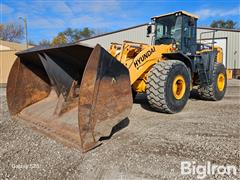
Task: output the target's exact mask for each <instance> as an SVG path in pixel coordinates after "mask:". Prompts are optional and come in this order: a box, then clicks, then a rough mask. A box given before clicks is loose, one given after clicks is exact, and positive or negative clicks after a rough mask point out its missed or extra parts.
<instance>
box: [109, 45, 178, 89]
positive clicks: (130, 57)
mask: <svg viewBox="0 0 240 180" xmlns="http://www.w3.org/2000/svg"><path fill="white" fill-rule="evenodd" d="M173 51H174V48H173V47H172V45H163V44H162V45H148V44H144V43H138V42H132V41H124V42H123V44H118V43H112V44H111V46H110V49H109V53H110V54H111V55H112V56H114V57H115V58H116V59H117V60H119V61H120V62H121V63H122V64H124V65H125V66H126V67H127V68H128V70H129V73H130V82H131V85H132V88H133V89H134V90H135V91H136V92H138V93H143V92H145V91H146V82H147V81H146V80H147V73H148V71H149V70H150V69H151V67H152V66H153V65H154V64H156V63H157V62H159V61H163V60H164V58H163V57H162V54H163V53H168V52H173Z"/></svg>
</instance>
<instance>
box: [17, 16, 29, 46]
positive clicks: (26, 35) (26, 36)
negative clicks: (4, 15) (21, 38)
mask: <svg viewBox="0 0 240 180" xmlns="http://www.w3.org/2000/svg"><path fill="white" fill-rule="evenodd" d="M19 19H21V20H23V22H24V29H25V38H26V47H27V48H28V33H27V18H26V17H24V18H23V17H19Z"/></svg>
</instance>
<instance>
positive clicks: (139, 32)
mask: <svg viewBox="0 0 240 180" xmlns="http://www.w3.org/2000/svg"><path fill="white" fill-rule="evenodd" d="M147 25H148V24H147V23H146V24H141V25H138V26H133V27H129V28H126V29H122V30H118V31H114V32H110V33H106V34H102V35H98V36H95V37H91V38H88V39H84V40H82V41H81V42H83V43H86V44H89V45H92V46H94V45H96V43H98V44H100V45H102V46H103V47H104V48H105V49H108V48H109V46H110V43H111V42H117V43H122V42H123V41H124V40H129V41H135V42H142V43H147V44H151V42H152V37H146V29H147ZM210 31H215V43H216V44H217V45H219V46H221V47H222V49H223V54H224V59H223V63H224V65H225V66H226V67H227V68H228V69H240V37H239V36H240V30H232V29H221V28H209V27H198V29H197V39H200V35H201V34H202V35H201V39H202V40H204V41H205V42H208V41H211V40H212V36H213V33H203V32H210Z"/></svg>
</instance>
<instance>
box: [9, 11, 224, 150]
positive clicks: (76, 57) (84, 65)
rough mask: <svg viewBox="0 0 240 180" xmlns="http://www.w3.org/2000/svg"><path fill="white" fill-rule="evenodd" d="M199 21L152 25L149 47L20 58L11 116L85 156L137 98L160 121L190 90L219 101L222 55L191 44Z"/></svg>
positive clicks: (71, 49)
mask: <svg viewBox="0 0 240 180" xmlns="http://www.w3.org/2000/svg"><path fill="white" fill-rule="evenodd" d="M197 19H198V17H197V16H195V15H192V14H190V13H187V12H185V11H178V12H174V13H169V14H165V15H161V16H156V17H153V18H152V24H151V25H149V26H148V28H147V35H149V34H154V35H153V36H152V44H144V43H139V42H131V41H124V42H123V44H118V43H112V44H111V46H110V48H109V50H108V51H107V50H105V49H104V48H103V47H101V46H100V45H99V44H97V45H96V46H95V47H90V46H88V45H86V44H82V43H76V44H68V45H64V46H58V47H51V48H42V47H35V48H31V49H27V50H25V51H22V52H19V53H17V54H16V55H17V56H18V58H17V59H16V61H15V63H14V64H13V66H12V69H11V72H10V74H9V78H8V83H7V102H8V107H9V112H10V113H11V115H12V116H13V117H14V119H15V120H18V121H21V122H24V123H25V124H26V125H28V126H29V127H31V128H33V129H35V130H38V131H40V132H42V133H44V134H45V135H48V136H49V137H52V138H54V139H56V140H59V141H61V142H62V143H64V144H66V145H69V146H71V147H72V146H73V147H76V148H79V149H81V150H82V151H83V152H86V151H88V150H90V149H92V148H94V147H97V146H98V145H100V144H101V141H99V140H100V139H101V137H108V136H109V135H110V134H111V130H112V128H113V127H114V126H115V125H116V124H117V123H119V122H120V121H121V120H123V119H125V118H127V117H128V115H129V113H130V111H131V107H132V104H133V98H134V96H135V95H136V94H137V93H146V96H147V100H148V102H149V105H150V106H151V107H152V108H153V109H154V110H155V111H159V112H164V113H177V112H180V111H181V110H182V109H183V108H184V106H185V105H186V103H187V101H188V98H189V95H190V91H191V90H192V88H193V87H197V89H198V93H199V96H200V97H201V98H202V99H206V100H213V101H216V100H221V99H222V98H223V96H224V94H225V91H226V84H227V81H226V69H225V67H224V65H223V64H222V50H221V48H220V47H217V46H215V45H214V42H213V43H212V44H211V45H209V44H203V43H198V42H197V36H196V30H197V28H196V27H197ZM152 27H154V31H153V32H152V29H153V28H152ZM213 40H214V39H213Z"/></svg>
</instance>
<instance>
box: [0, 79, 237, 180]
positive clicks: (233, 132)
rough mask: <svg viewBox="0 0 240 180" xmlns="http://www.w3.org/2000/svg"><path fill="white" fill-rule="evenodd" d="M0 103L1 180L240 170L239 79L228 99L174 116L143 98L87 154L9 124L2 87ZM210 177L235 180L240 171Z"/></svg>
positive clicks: (194, 104)
mask: <svg viewBox="0 0 240 180" xmlns="http://www.w3.org/2000/svg"><path fill="white" fill-rule="evenodd" d="M0 102H1V106H0V108H1V109H0V111H1V113H0V179H6V178H7V179H46V178H50V179H67V178H68V179H184V178H185V179H187V178H189V177H192V178H194V179H195V178H196V177H197V175H196V174H195V175H194V174H192V175H181V162H183V161H189V162H190V163H192V164H194V162H195V164H196V165H205V164H206V163H207V162H210V163H212V164H217V165H227V164H229V165H232V166H236V167H239V166H240V118H239V117H240V81H237V80H235V81H230V82H229V87H228V90H227V94H226V96H225V98H224V100H222V101H219V102H209V101H202V100H198V99H196V98H191V99H190V100H189V101H188V104H187V106H186V107H185V109H184V110H183V111H182V112H181V113H178V114H174V115H168V114H161V113H156V112H152V111H151V110H150V109H149V106H148V104H147V102H146V99H145V97H144V96H138V97H137V99H136V100H135V103H134V106H133V109H132V112H131V114H130V116H129V118H128V119H125V120H124V121H123V122H122V123H121V124H120V125H119V126H118V127H117V128H116V129H117V130H118V131H117V132H115V134H113V136H112V137H111V138H110V139H105V140H103V145H102V146H100V147H98V148H96V149H94V150H92V151H90V152H88V153H86V154H80V152H79V151H78V150H75V149H70V148H67V147H64V146H63V145H62V144H59V143H57V142H55V141H53V140H51V139H49V138H46V137H45V136H43V135H41V134H38V133H36V132H34V131H32V130H31V129H28V128H26V127H25V126H23V125H21V124H19V123H18V122H14V121H12V120H10V116H9V113H8V110H7V104H6V97H5V89H3V88H2V89H0ZM119 129H120V130H119ZM193 161H194V162H193ZM238 170H239V168H238ZM206 177H208V178H216V179H220V178H226V179H236V178H240V172H239V171H238V172H237V176H235V175H233V174H231V175H230V176H227V175H225V176H221V175H217V174H215V175H212V176H208V175H207V176H206Z"/></svg>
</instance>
